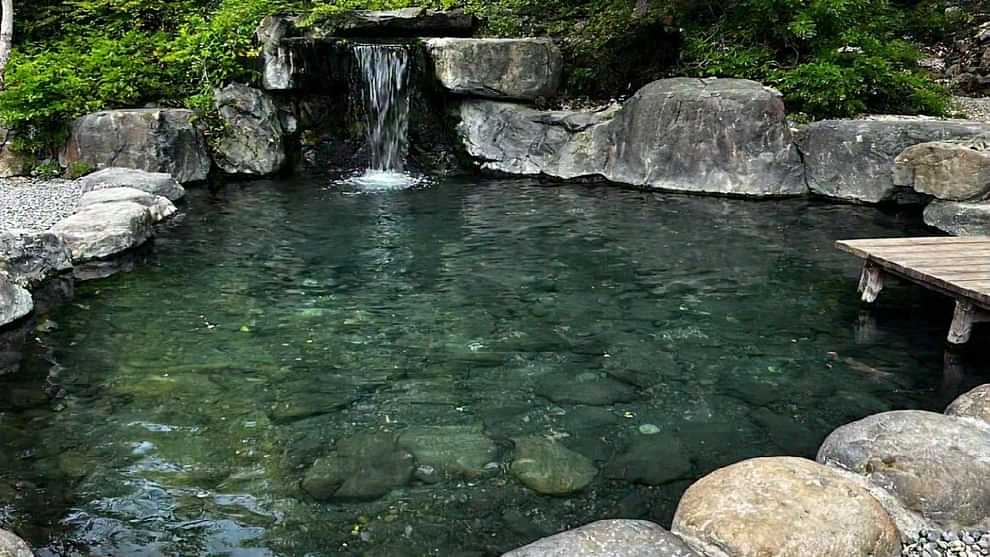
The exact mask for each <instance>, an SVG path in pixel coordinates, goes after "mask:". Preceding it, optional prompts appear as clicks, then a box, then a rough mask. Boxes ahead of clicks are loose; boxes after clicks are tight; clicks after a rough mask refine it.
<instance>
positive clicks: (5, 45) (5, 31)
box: [0, 0, 14, 89]
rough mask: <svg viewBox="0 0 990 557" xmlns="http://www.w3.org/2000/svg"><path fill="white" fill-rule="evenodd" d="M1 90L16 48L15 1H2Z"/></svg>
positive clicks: (0, 35)
mask: <svg viewBox="0 0 990 557" xmlns="http://www.w3.org/2000/svg"><path fill="white" fill-rule="evenodd" d="M0 11H2V13H0V89H2V88H3V75H4V71H5V70H6V69H7V61H8V60H10V51H11V49H12V48H13V47H14V0H0Z"/></svg>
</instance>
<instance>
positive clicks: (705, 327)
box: [0, 179, 987, 556]
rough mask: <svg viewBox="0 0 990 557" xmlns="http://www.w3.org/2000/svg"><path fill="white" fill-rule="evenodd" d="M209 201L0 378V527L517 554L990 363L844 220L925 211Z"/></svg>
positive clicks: (171, 540)
mask: <svg viewBox="0 0 990 557" xmlns="http://www.w3.org/2000/svg"><path fill="white" fill-rule="evenodd" d="M185 210H186V213H185V214H184V216H183V217H182V218H181V219H180V221H178V222H177V223H174V224H172V225H171V227H170V229H168V230H166V231H164V232H163V233H162V234H161V235H160V236H159V238H158V239H157V240H156V242H155V245H154V248H153V250H152V251H151V252H150V253H147V254H146V255H145V258H146V259H147V261H145V262H144V263H143V264H142V265H140V266H138V267H137V268H136V269H135V270H134V271H133V272H130V273H122V274H118V275H115V276H113V277H111V278H108V279H105V280H100V281H93V282H87V283H83V284H81V285H79V286H78V287H77V290H76V296H75V299H74V300H73V301H72V303H70V304H68V305H65V306H62V307H61V308H60V309H58V310H56V311H55V312H54V313H53V314H51V315H50V320H49V321H47V322H45V323H42V326H41V327H40V329H39V331H38V333H36V335H35V336H36V337H37V338H36V339H35V340H33V341H32V342H31V343H30V345H29V347H28V349H27V353H26V355H25V359H24V364H23V366H22V370H21V372H20V373H17V374H14V375H9V376H3V377H0V501H3V502H7V503H8V505H7V506H6V507H0V524H7V525H10V526H12V527H13V528H14V529H16V531H18V532H19V533H21V534H22V535H23V536H24V537H26V538H27V539H28V541H29V542H31V543H32V545H34V546H35V547H38V548H40V549H39V551H38V553H39V555H43V556H45V555H49V556H50V555H100V556H103V555H135V556H145V555H147V556H152V555H184V556H206V555H237V556H266V555H285V556H317V555H376V556H377V555H382V556H384V555H448V556H449V555H465V556H466V555H498V554H499V553H500V552H504V551H507V550H509V549H512V548H514V547H517V546H519V545H522V544H525V543H528V542H530V541H532V540H534V539H536V538H539V537H541V536H544V535H547V534H551V533H554V532H557V531H560V530H563V529H565V528H568V527H573V526H576V525H579V524H582V523H585V522H588V521H591V520H594V519H598V518H605V517H632V518H637V517H643V518H649V519H652V520H655V521H658V522H660V523H661V524H666V525H669V523H670V519H671V517H672V514H673V511H674V509H675V508H676V503H677V500H678V498H679V496H680V494H681V493H682V492H683V490H684V489H685V488H686V487H687V486H688V485H689V484H690V483H691V482H692V481H693V480H695V479H697V478H699V477H701V476H702V475H704V474H706V473H707V472H710V471H711V470H713V469H715V468H717V467H720V466H724V465H726V464H729V463H733V462H736V461H739V460H741V459H745V458H748V457H753V456H758V455H784V454H788V455H802V456H807V457H814V454H815V451H816V449H817V446H818V444H819V443H820V442H821V441H822V439H824V437H825V436H826V435H827V434H828V433H829V432H830V431H831V430H832V429H834V428H835V427H837V426H839V425H841V424H844V423H847V422H849V421H852V420H855V419H858V418H861V417H863V416H866V415H868V414H872V413H876V412H881V411H885V410H889V409H905V408H925V409H937V410H940V409H941V408H942V407H943V406H944V404H945V403H946V402H947V401H948V400H950V399H951V398H952V397H954V396H955V395H956V394H958V393H960V392H962V391H963V390H965V389H966V388H967V387H969V386H971V385H974V384H978V383H980V382H983V381H981V380H980V376H981V375H982V376H983V377H984V379H985V377H986V375H987V369H986V366H985V365H981V364H977V363H973V362H970V361H968V360H967V357H966V355H965V354H963V355H962V356H961V360H958V361H954V365H952V366H950V367H951V369H952V371H951V372H950V374H949V375H948V376H947V375H946V374H945V369H946V367H945V354H944V349H943V346H944V345H943V339H944V334H945V331H946V329H947V326H948V320H949V316H950V310H951V306H950V302H949V301H947V300H945V299H942V298H939V297H937V296H934V295H931V294H926V293H924V292H922V291H921V289H918V288H912V287H909V286H893V287H891V289H890V290H889V291H886V292H885V293H884V296H883V297H882V298H881V305H880V307H879V308H877V309H876V310H875V311H873V312H872V313H868V314H867V313H861V311H862V310H861V308H860V306H859V305H858V304H857V300H856V293H855V288H856V280H857V277H858V271H859V268H858V263H857V261H856V260H854V259H853V258H851V257H848V256H846V255H843V254H840V253H838V252H836V251H835V250H834V249H833V247H832V242H833V241H834V240H836V239H842V238H849V237H882V236H905V235H912V234H913V235H917V234H927V233H930V231H927V230H926V229H924V228H923V227H922V226H921V225H920V218H919V217H918V215H916V214H908V215H905V214H898V213H885V212H882V211H878V210H876V209H875V208H869V207H855V206H847V205H827V204H822V203H817V202H814V201H809V200H792V201H760V202H753V201H740V200H730V199H719V198H701V197H684V196H674V195H664V194H659V193H651V192H642V191H633V190H623V189H616V188H604V187H546V186H541V185H539V184H536V183H529V182H525V181H483V182H468V181H464V182H462V181H457V180H450V181H447V182H444V183H439V184H433V185H430V186H428V187H420V188H416V189H410V190H403V191H387V192H377V193H376V192H364V193H362V192H359V191H347V190H341V189H335V188H329V187H326V186H324V185H321V184H319V183H315V182H313V181H308V180H306V179H296V180H286V181H271V182H254V183H249V184H242V185H234V186H229V187H228V188H227V189H226V190H224V191H223V192H222V193H219V194H216V195H210V194H208V193H206V192H203V191H194V192H192V194H191V195H190V199H189V201H188V204H187V205H186V209H185ZM974 344H977V343H974ZM516 442H518V443H519V444H520V445H522V446H529V447H530V448H532V447H534V446H536V447H537V450H533V451H530V453H529V454H528V455H526V458H525V459H524V460H527V459H528V461H529V464H530V465H534V464H535V465H536V466H537V467H539V471H540V473H541V474H543V477H541V478H537V480H535V481H536V482H537V483H539V481H541V480H543V481H544V483H545V484H549V485H550V486H551V487H550V488H548V489H546V490H545V491H548V492H552V491H553V489H552V487H553V486H555V485H556V486H560V485H574V484H575V483H580V484H584V483H587V484H588V485H587V486H585V487H583V489H580V490H579V491H577V492H575V493H570V494H567V495H558V496H551V495H543V494H540V493H537V492H536V491H534V490H533V489H531V487H533V485H535V484H534V483H533V482H532V481H531V482H527V483H526V484H524V483H523V482H522V481H520V478H521V477H522V476H523V474H521V473H520V472H521V468H522V467H523V466H520V465H519V464H518V463H517V465H516V466H513V465H512V463H513V460H514V456H513V454H514V444H515V443H516ZM540 447H542V449H547V450H540ZM515 450H516V451H518V450H519V449H515ZM517 457H518V455H517ZM540 459H546V460H547V461H546V462H540ZM314 463H317V465H316V466H314ZM588 463H591V464H592V465H593V467H592V468H591V469H590V475H591V476H593V478H589V477H587V476H588V475H589V474H588V472H589V470H588V466H587V464H588ZM523 464H525V463H523ZM335 467H336V468H335ZM341 470H344V472H341ZM334 474H337V476H338V477H337V479H336V480H335V479H334ZM582 474H583V475H584V476H585V477H584V478H583V481H579V480H581V478H580V477H579V478H575V476H581V475H582ZM341 481H343V482H344V484H343V486H341V485H340V482H341ZM589 481H590V483H588V482H589ZM527 486H529V487H527ZM338 488H339V489H338ZM345 492H346V493H345Z"/></svg>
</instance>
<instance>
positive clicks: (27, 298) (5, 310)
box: [0, 273, 34, 548]
mask: <svg viewBox="0 0 990 557" xmlns="http://www.w3.org/2000/svg"><path fill="white" fill-rule="evenodd" d="M33 309H34V302H33V301H32V300H31V293H30V292H28V291H27V290H25V289H24V288H21V287H20V286H18V285H17V284H15V283H14V281H13V280H11V278H10V277H9V276H7V275H6V274H5V273H0V327H4V326H6V325H9V324H11V323H13V322H14V321H17V320H18V319H20V318H22V317H24V316H25V315H27V314H29V313H31V311H32V310H33ZM2 547H3V546H2V545H0V548H2Z"/></svg>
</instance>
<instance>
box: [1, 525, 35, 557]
mask: <svg viewBox="0 0 990 557" xmlns="http://www.w3.org/2000/svg"><path fill="white" fill-rule="evenodd" d="M0 557H34V553H33V552H32V551H31V546H29V545H28V544H27V543H26V542H25V541H24V540H22V539H21V538H18V537H17V536H15V535H14V534H11V533H10V532H7V531H6V530H0Z"/></svg>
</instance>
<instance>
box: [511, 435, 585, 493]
mask: <svg viewBox="0 0 990 557" xmlns="http://www.w3.org/2000/svg"><path fill="white" fill-rule="evenodd" d="M514 441H515V444H516V449H515V455H514V457H513V460H512V465H511V466H510V471H511V472H512V475H513V476H515V477H516V478H517V479H518V480H519V481H520V482H522V483H523V485H525V486H526V487H528V488H530V489H532V490H533V491H535V492H537V493H541V494H543V495H567V494H569V493H574V492H577V491H581V490H582V489H584V488H585V487H587V486H588V484H590V483H591V481H592V480H593V479H595V476H596V475H597V474H598V469H597V468H595V465H594V464H593V463H592V462H591V459H589V458H588V457H586V456H584V455H582V454H580V453H576V452H574V451H572V450H570V449H568V448H567V447H565V446H563V445H561V444H560V443H558V442H556V441H551V440H549V439H545V438H543V437H524V438H520V439H515V440H514Z"/></svg>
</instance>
